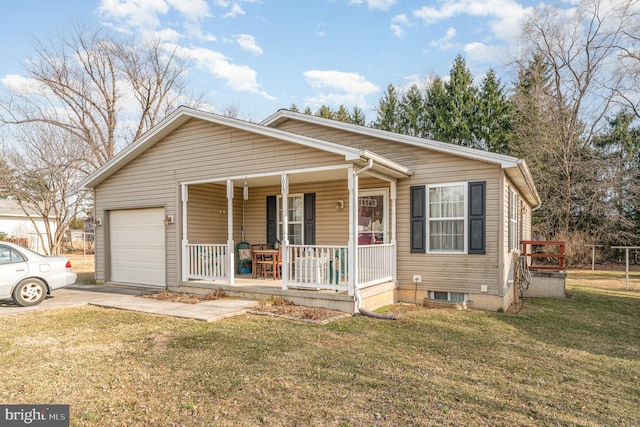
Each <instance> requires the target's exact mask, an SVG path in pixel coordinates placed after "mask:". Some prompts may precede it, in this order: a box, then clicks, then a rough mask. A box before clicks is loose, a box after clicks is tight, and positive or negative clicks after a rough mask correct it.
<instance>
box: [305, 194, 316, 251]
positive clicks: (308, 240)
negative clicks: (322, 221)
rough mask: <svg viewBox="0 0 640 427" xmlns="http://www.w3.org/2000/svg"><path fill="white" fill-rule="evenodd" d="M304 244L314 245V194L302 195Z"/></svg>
mask: <svg viewBox="0 0 640 427" xmlns="http://www.w3.org/2000/svg"><path fill="white" fill-rule="evenodd" d="M304 244H305V245H315V244H316V193H305V195H304Z"/></svg>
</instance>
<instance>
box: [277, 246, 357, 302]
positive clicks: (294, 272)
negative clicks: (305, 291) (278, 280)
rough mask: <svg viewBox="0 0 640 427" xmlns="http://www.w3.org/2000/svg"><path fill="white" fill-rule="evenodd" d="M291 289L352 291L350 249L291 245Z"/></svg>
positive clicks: (288, 277)
mask: <svg viewBox="0 0 640 427" xmlns="http://www.w3.org/2000/svg"><path fill="white" fill-rule="evenodd" d="M287 259H288V260H289V269H288V274H287V277H285V278H284V279H285V285H286V286H287V287H297V288H310V289H334V290H337V291H346V290H348V284H349V269H348V268H347V265H348V263H349V257H348V249H347V247H346V246H320V245H289V247H288V248H287Z"/></svg>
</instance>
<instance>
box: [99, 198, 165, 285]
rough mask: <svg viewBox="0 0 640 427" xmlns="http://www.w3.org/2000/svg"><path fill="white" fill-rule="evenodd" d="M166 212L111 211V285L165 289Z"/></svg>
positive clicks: (140, 210)
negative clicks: (116, 283) (134, 285)
mask: <svg viewBox="0 0 640 427" xmlns="http://www.w3.org/2000/svg"><path fill="white" fill-rule="evenodd" d="M164 232H165V226H164V208H154V209H127V210H118V211H111V213H110V214H109V233H110V240H111V281H112V282H120V283H131V284H137V285H146V286H158V287H164V286H165V251H164Z"/></svg>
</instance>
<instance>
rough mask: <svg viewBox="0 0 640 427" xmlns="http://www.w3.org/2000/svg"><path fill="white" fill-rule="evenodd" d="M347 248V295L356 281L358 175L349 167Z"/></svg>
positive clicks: (353, 288) (351, 293)
mask: <svg viewBox="0 0 640 427" xmlns="http://www.w3.org/2000/svg"><path fill="white" fill-rule="evenodd" d="M348 186H349V242H348V245H349V250H348V251H347V252H348V254H349V256H348V263H349V268H348V270H347V271H350V272H351V274H349V275H348V277H349V283H347V287H348V293H349V295H351V296H353V295H355V288H356V285H357V283H358V262H357V260H358V256H357V250H358V245H357V242H358V230H357V227H358V175H356V173H355V172H354V170H353V167H350V168H349V179H348Z"/></svg>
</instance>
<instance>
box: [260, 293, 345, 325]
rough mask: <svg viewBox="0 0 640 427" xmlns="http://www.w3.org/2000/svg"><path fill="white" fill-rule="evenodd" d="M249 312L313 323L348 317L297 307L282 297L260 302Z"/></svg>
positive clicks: (325, 309)
mask: <svg viewBox="0 0 640 427" xmlns="http://www.w3.org/2000/svg"><path fill="white" fill-rule="evenodd" d="M249 312H250V313H252V314H261V315H267V316H275V317H283V318H286V319H290V320H299V321H303V322H313V323H328V322H331V321H333V320H337V319H341V318H344V317H348V316H350V315H349V314H347V313H344V312H342V311H338V310H329V309H327V308H321V307H307V306H304V305H297V304H294V303H293V302H291V301H289V300H286V299H284V298H282V297H276V298H274V299H272V300H270V301H265V300H261V301H259V302H258V307H257V308H256V309H254V310H250V311H249Z"/></svg>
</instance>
